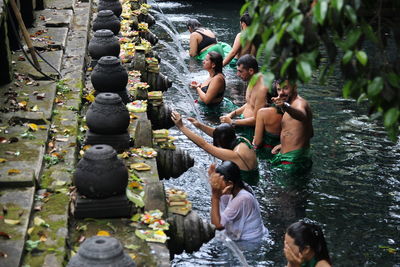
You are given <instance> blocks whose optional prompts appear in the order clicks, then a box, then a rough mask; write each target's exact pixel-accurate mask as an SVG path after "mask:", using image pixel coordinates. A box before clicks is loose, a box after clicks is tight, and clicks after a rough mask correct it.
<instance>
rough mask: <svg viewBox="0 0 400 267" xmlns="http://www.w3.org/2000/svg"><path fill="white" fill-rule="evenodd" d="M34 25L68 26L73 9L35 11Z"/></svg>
mask: <svg viewBox="0 0 400 267" xmlns="http://www.w3.org/2000/svg"><path fill="white" fill-rule="evenodd" d="M35 17H36V20H35V24H36V25H35V26H36V27H43V26H44V27H69V26H70V24H71V22H72V18H73V11H72V10H70V9H44V10H40V11H36V13H35Z"/></svg>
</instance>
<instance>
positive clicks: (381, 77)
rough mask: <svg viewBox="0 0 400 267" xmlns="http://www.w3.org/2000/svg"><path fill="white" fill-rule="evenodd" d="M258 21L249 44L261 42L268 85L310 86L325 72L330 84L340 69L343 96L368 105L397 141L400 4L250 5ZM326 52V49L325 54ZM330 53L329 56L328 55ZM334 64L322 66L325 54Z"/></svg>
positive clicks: (277, 0)
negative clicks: (316, 75)
mask: <svg viewBox="0 0 400 267" xmlns="http://www.w3.org/2000/svg"><path fill="white" fill-rule="evenodd" d="M245 11H248V12H249V13H250V15H251V16H252V18H253V22H252V24H251V25H250V27H248V28H247V30H246V31H245V32H244V34H243V37H244V39H243V42H246V41H248V40H251V41H256V40H259V46H258V51H257V58H258V59H262V61H260V62H263V66H261V70H262V71H263V72H265V74H266V77H267V78H266V79H265V82H266V83H267V84H269V85H271V83H272V80H273V79H274V78H288V79H290V80H292V81H297V82H302V83H307V82H309V81H310V80H311V78H312V77H313V73H314V72H315V71H317V70H320V71H319V72H320V76H319V81H320V82H324V81H325V80H326V79H327V77H328V76H329V75H331V74H332V73H333V69H334V67H335V66H339V67H340V68H341V71H342V74H343V79H344V82H343V84H344V85H343V88H342V91H343V96H344V97H346V98H348V97H352V98H354V99H357V101H358V102H361V101H364V100H368V101H369V104H370V113H371V117H372V118H377V117H379V118H382V120H383V123H384V126H385V127H386V129H387V131H388V134H389V136H390V137H391V139H392V140H396V138H397V136H398V134H399V123H400V115H399V114H400V110H399V109H400V56H399V55H398V53H396V51H398V50H399V49H400V41H399V40H400V30H399V29H398V25H399V23H400V18H399V17H398V14H399V13H400V1H390V0H363V1H360V0H314V1H312V3H311V1H309V0H257V1H251V0H247V1H246V3H245V4H244V5H243V7H242V9H241V13H244V12H245ZM321 47H322V48H323V49H321ZM322 53H324V54H322ZM326 54H327V55H328V60H327V61H323V62H321V60H320V59H321V57H322V56H323V55H326Z"/></svg>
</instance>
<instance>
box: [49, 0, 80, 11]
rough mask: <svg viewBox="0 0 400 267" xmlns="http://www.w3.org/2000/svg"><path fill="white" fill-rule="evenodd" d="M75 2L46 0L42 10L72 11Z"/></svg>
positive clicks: (70, 0)
mask: <svg viewBox="0 0 400 267" xmlns="http://www.w3.org/2000/svg"><path fill="white" fill-rule="evenodd" d="M74 4H75V0H46V1H44V8H49V9H73V7H74Z"/></svg>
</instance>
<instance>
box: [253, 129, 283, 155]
mask: <svg viewBox="0 0 400 267" xmlns="http://www.w3.org/2000/svg"><path fill="white" fill-rule="evenodd" d="M280 143H281V139H280V135H277V134H272V133H269V132H266V131H264V137H263V142H262V144H261V146H260V147H258V148H257V150H256V153H257V157H259V158H260V159H272V158H273V156H274V155H272V154H271V150H272V149H273V148H274V147H275V146H276V145H279V144H280Z"/></svg>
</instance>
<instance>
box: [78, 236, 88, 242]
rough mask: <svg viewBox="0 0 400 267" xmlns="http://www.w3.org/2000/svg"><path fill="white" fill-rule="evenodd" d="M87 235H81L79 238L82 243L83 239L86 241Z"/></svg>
mask: <svg viewBox="0 0 400 267" xmlns="http://www.w3.org/2000/svg"><path fill="white" fill-rule="evenodd" d="M85 239H86V237H85V236H84V235H81V236H80V237H79V239H78V242H79V243H82V242H83V241H85Z"/></svg>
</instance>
